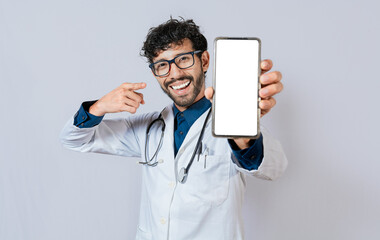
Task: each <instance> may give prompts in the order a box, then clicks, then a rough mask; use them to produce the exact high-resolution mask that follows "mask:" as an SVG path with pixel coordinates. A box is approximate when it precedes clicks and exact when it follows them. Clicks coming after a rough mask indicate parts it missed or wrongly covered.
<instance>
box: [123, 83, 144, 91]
mask: <svg viewBox="0 0 380 240" xmlns="http://www.w3.org/2000/svg"><path fill="white" fill-rule="evenodd" d="M123 86H124V87H125V88H126V89H128V90H139V89H143V88H145V87H146V83H144V82H140V83H124V84H123Z"/></svg>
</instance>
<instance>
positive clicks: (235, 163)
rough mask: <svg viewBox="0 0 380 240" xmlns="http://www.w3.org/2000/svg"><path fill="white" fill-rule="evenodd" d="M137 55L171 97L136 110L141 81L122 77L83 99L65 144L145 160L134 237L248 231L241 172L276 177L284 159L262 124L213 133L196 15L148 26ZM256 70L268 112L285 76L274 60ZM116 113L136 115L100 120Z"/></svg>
mask: <svg viewBox="0 0 380 240" xmlns="http://www.w3.org/2000/svg"><path fill="white" fill-rule="evenodd" d="M142 53H143V55H144V56H145V57H146V58H147V59H148V61H149V63H150V65H149V67H150V68H151V70H152V73H153V75H154V76H155V78H156V79H157V81H158V82H159V84H160V86H161V88H162V90H163V91H164V92H165V93H166V94H167V95H168V96H169V97H170V98H171V99H172V100H173V104H171V105H169V106H167V107H165V108H164V110H162V111H161V112H152V113H146V114H140V115H133V114H134V113H136V111H137V109H138V108H139V106H140V104H145V101H144V96H143V94H142V93H141V92H143V89H144V88H145V87H146V83H145V82H141V83H123V84H122V85H121V86H119V87H117V88H116V89H114V90H113V91H111V92H110V93H108V94H106V95H105V96H103V97H102V98H101V99H99V100H98V101H92V102H84V103H83V104H82V105H81V107H80V109H79V111H78V112H77V114H76V115H75V116H74V117H73V118H72V119H70V120H69V121H68V123H67V124H66V125H65V127H64V129H63V130H62V132H61V135H60V138H61V141H62V144H63V145H64V146H66V147H67V148H69V149H73V150H77V151H81V152H98V153H106V154H114V155H120V156H126V157H140V158H141V163H142V175H143V176H142V177H143V181H142V195H141V209H140V218H139V226H138V228H137V234H136V239H139V240H147V239H158V240H160V239H171V240H181V239H189V240H196V239H199V240H205V239H207V240H213V239H215V240H223V239H225V240H232V239H236V240H240V239H244V230H243V222H242V214H241V210H242V205H243V199H244V191H245V177H246V175H252V176H255V177H258V178H261V179H267V180H273V179H276V178H278V177H279V176H280V175H281V174H282V173H283V171H284V170H285V168H286V166H287V160H286V157H285V155H284V153H283V151H282V148H281V145H280V143H279V142H278V141H277V140H275V139H274V138H273V137H271V136H270V135H269V134H268V133H267V132H266V131H265V129H262V135H261V136H260V138H258V139H257V140H250V139H243V138H241V139H224V138H214V137H213V136H212V135H211V117H208V113H209V111H210V107H211V103H210V101H209V99H211V98H212V96H213V89H212V88H211V87H210V88H207V89H205V73H206V71H207V69H208V67H209V63H210V55H209V53H208V51H207V41H206V38H205V37H204V36H203V35H202V34H201V33H200V32H199V27H198V26H197V25H195V23H194V22H193V21H192V20H176V19H170V20H169V21H167V22H166V23H163V24H161V25H159V26H158V27H155V28H151V29H150V30H149V33H148V35H147V38H146V41H145V42H144V46H143V49H142ZM261 68H262V71H263V74H262V76H261V77H260V81H261V83H262V86H263V87H262V89H261V90H260V96H261V97H262V99H263V100H262V101H261V102H260V108H261V110H262V115H264V114H266V113H267V112H269V111H270V109H271V108H272V107H273V106H274V105H275V103H276V102H275V100H274V98H273V96H274V95H275V94H277V93H279V92H280V91H281V90H282V84H281V82H280V80H281V73H280V72H276V71H273V72H268V71H269V70H270V69H271V68H272V62H271V61H270V60H264V61H262V62H261ZM243 87H244V86H243ZM140 91H141V92H140ZM115 112H129V113H131V114H132V115H130V116H128V117H127V118H123V119H112V120H103V116H104V115H105V114H107V113H115ZM155 120H156V121H155ZM152 122H153V123H152ZM232 124H233V123H232ZM252 124H254V123H252ZM148 128H149V131H148V132H149V133H147V129H148ZM147 138H149V139H147ZM197 144H198V145H197ZM147 155H149V156H147ZM192 158H193V161H192V164H191V166H190V167H189V162H190V160H191V159H192ZM183 169H187V171H186V173H187V176H186V177H184V176H183V171H181V170H183ZM249 239H254V236H252V237H249Z"/></svg>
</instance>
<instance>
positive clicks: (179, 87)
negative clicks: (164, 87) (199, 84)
mask: <svg viewBox="0 0 380 240" xmlns="http://www.w3.org/2000/svg"><path fill="white" fill-rule="evenodd" d="M189 84H190V81H186V82H183V83H180V84H177V85H171V86H170V87H171V88H172V89H174V90H177V91H178V90H183V89H185V88H186V87H187V86H189Z"/></svg>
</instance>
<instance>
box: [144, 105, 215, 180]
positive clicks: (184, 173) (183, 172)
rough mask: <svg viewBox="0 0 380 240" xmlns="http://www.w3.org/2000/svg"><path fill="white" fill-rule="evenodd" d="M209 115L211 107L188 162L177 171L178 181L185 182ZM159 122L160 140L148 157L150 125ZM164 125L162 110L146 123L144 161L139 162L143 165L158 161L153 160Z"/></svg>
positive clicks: (151, 164) (199, 146) (154, 164)
mask: <svg viewBox="0 0 380 240" xmlns="http://www.w3.org/2000/svg"><path fill="white" fill-rule="evenodd" d="M210 115H211V109H210V110H209V112H208V114H207V117H206V119H205V121H204V123H203V126H202V130H201V133H200V134H199V137H198V141H197V144H196V145H195V149H194V151H193V154H192V156H191V158H190V161H189V163H188V164H187V166H186V167H183V168H181V170H180V171H179V173H178V181H179V182H180V183H185V182H186V180H187V176H188V174H189V170H190V167H191V165H192V164H193V161H194V158H195V156H196V155H197V153H198V154H199V151H200V149H201V146H202V138H203V134H204V131H205V128H206V124H207V121H208V119H209V118H210ZM159 122H161V125H162V127H161V137H160V142H159V143H158V147H157V149H156V151H155V152H154V154H153V156H152V158H150V159H149V137H150V129H151V128H152V126H153V125H154V124H155V123H159ZM165 127H166V124H165V121H164V119H163V118H162V112H161V113H160V115H159V116H158V118H156V119H155V120H153V121H152V122H151V123H150V124H149V125H148V128H147V129H146V138H145V162H139V163H140V164H144V165H147V166H150V167H155V166H157V164H158V162H157V160H155V159H156V158H157V154H158V152H159V151H160V149H161V147H162V142H163V138H164V131H165Z"/></svg>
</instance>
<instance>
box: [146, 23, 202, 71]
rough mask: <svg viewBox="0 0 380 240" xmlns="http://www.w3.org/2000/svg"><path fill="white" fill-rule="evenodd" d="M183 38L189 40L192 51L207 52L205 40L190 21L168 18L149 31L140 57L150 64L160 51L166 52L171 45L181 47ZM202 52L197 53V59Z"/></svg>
mask: <svg viewBox="0 0 380 240" xmlns="http://www.w3.org/2000/svg"><path fill="white" fill-rule="evenodd" d="M185 38H188V39H190V41H191V42H192V44H193V49H194V50H202V52H204V51H206V50H207V40H206V38H205V36H203V34H201V33H200V31H199V26H197V25H196V24H195V23H194V21H193V20H192V19H189V20H185V19H183V18H180V19H179V20H178V19H173V18H170V19H169V20H168V21H167V22H165V23H163V24H160V25H159V26H157V27H152V28H150V29H149V32H148V35H147V36H146V40H145V42H144V45H143V47H142V49H141V53H140V55H141V56H144V57H146V58H147V59H148V61H149V63H152V62H153V58H155V57H157V55H158V53H159V52H160V51H165V50H167V49H168V48H170V46H171V44H178V45H181V44H182V42H183V40H184V39H185ZM202 52H201V53H198V56H199V57H200V56H201V55H202Z"/></svg>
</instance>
